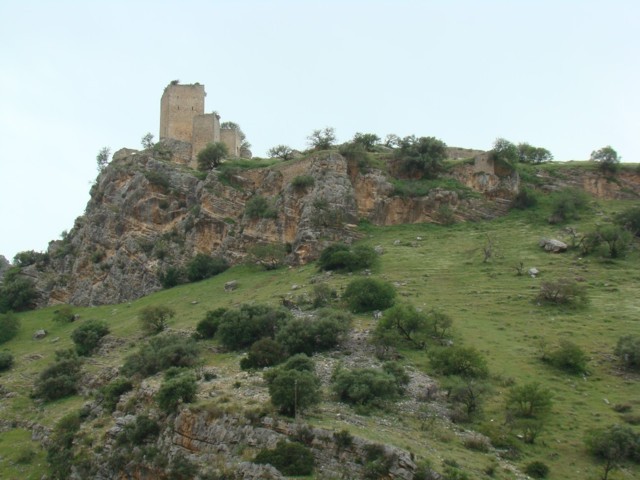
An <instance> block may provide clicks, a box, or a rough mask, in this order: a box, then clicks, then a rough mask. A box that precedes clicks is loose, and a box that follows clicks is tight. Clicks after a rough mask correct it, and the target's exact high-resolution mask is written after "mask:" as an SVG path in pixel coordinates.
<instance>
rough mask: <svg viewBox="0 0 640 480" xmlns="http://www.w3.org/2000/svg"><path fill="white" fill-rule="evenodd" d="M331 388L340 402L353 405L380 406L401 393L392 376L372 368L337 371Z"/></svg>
mask: <svg viewBox="0 0 640 480" xmlns="http://www.w3.org/2000/svg"><path fill="white" fill-rule="evenodd" d="M332 388H333V391H334V393H335V394H336V395H337V396H338V398H339V399H340V401H343V402H347V403H351V404H353V405H370V404H380V402H382V401H384V400H389V399H392V398H395V397H396V396H398V394H400V393H401V391H400V390H399V388H398V383H397V381H396V378H395V377H394V376H393V375H392V374H390V373H387V372H384V371H383V370H379V369H374V368H356V369H353V370H342V369H341V370H338V371H337V372H336V373H334V380H333V385H332Z"/></svg>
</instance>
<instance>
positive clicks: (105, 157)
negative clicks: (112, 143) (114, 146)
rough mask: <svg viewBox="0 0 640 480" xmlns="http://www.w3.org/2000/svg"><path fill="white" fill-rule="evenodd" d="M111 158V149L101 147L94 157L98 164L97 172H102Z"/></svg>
mask: <svg viewBox="0 0 640 480" xmlns="http://www.w3.org/2000/svg"><path fill="white" fill-rule="evenodd" d="M110 156H111V149H110V148H109V147H102V148H101V149H100V151H99V152H98V155H96V163H97V164H98V172H102V170H104V169H105V167H106V166H107V164H108V163H109V157H110Z"/></svg>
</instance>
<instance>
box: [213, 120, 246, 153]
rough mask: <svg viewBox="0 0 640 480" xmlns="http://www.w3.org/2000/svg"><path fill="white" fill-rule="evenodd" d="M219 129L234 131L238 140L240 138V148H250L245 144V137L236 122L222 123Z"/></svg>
mask: <svg viewBox="0 0 640 480" xmlns="http://www.w3.org/2000/svg"><path fill="white" fill-rule="evenodd" d="M220 129H221V130H234V131H235V132H236V133H237V134H238V138H240V143H241V146H242V148H251V144H250V143H249V142H247V136H246V135H245V134H244V132H243V131H242V128H240V125H238V124H237V123H236V122H222V123H221V124H220Z"/></svg>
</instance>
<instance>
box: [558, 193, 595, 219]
mask: <svg viewBox="0 0 640 480" xmlns="http://www.w3.org/2000/svg"><path fill="white" fill-rule="evenodd" d="M588 204H589V196H588V195H587V193H586V192H585V191H584V190H580V189H578V188H565V189H564V190H561V191H559V192H558V193H556V194H555V196H554V198H553V200H552V203H551V208H552V213H551V217H549V223H552V224H556V223H563V222H566V221H568V220H577V219H579V218H580V212H582V211H583V210H585V209H586V208H587V205H588Z"/></svg>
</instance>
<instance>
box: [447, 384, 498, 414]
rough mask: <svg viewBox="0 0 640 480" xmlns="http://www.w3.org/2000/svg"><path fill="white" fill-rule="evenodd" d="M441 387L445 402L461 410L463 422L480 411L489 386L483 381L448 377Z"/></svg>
mask: <svg viewBox="0 0 640 480" xmlns="http://www.w3.org/2000/svg"><path fill="white" fill-rule="evenodd" d="M443 387H444V389H445V391H446V393H447V400H449V401H450V402H451V403H453V404H454V405H455V406H456V408H460V409H462V413H463V414H464V415H462V418H463V419H465V420H466V419H469V417H471V416H472V415H475V414H477V413H479V412H480V411H481V410H482V403H483V401H484V397H485V396H486V394H487V393H488V392H489V391H490V388H489V385H488V384H487V383H485V382H484V381H481V380H477V379H474V378H463V377H459V376H457V375H453V376H450V377H448V378H447V379H446V380H445V381H444V382H443Z"/></svg>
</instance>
